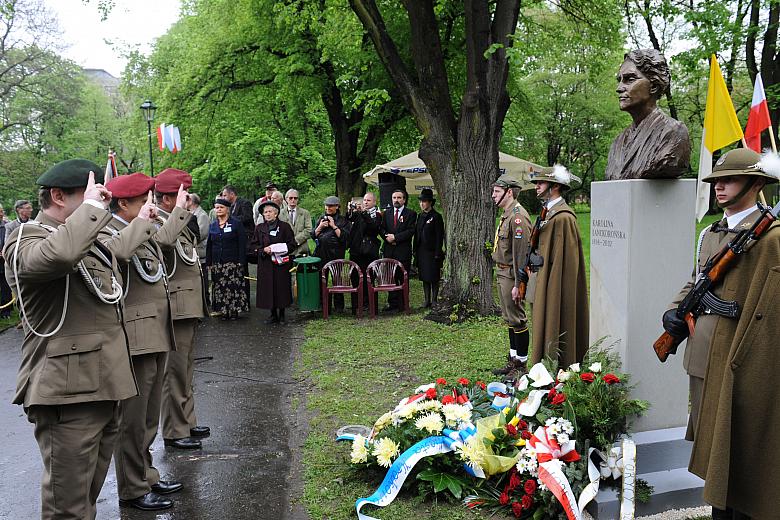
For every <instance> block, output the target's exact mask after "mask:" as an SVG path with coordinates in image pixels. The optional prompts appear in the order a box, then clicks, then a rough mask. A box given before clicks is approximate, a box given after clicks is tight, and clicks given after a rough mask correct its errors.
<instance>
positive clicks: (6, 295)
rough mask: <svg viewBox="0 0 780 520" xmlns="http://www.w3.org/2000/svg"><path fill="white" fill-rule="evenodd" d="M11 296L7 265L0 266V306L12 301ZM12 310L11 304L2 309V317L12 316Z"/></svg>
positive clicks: (0, 311) (0, 313)
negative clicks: (6, 276)
mask: <svg viewBox="0 0 780 520" xmlns="http://www.w3.org/2000/svg"><path fill="white" fill-rule="evenodd" d="M0 261H1V260H0ZM11 298H12V294H11V287H10V286H9V285H8V282H7V281H6V279H5V267H0V307H3V306H4V305H7V304H8V303H9V302H10V301H11ZM11 310H12V309H11V306H10V305H9V306H8V307H4V308H2V309H0V318H7V317H8V316H10V315H11Z"/></svg>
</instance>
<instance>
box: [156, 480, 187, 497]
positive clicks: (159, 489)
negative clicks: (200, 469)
mask: <svg viewBox="0 0 780 520" xmlns="http://www.w3.org/2000/svg"><path fill="white" fill-rule="evenodd" d="M183 487H184V485H183V484H182V483H181V482H176V481H175V480H159V481H158V482H157V484H153V485H152V491H153V492H154V493H157V494H158V495H170V494H171V493H176V492H177V491H181V489H182V488H183Z"/></svg>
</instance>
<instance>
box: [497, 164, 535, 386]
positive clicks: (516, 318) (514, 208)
mask: <svg viewBox="0 0 780 520" xmlns="http://www.w3.org/2000/svg"><path fill="white" fill-rule="evenodd" d="M520 189H521V186H520V184H519V183H518V182H517V181H516V180H514V179H512V178H511V177H510V176H509V175H507V174H504V175H502V176H500V177H499V178H498V179H497V180H496V182H494V183H493V193H492V198H493V202H494V203H495V205H496V206H497V207H498V208H499V209H501V210H503V214H502V215H501V220H500V221H499V223H498V227H497V228H496V235H495V237H494V238H493V255H492V258H493V262H495V264H496V284H497V285H498V301H499V303H500V304H501V316H502V317H503V318H504V322H505V323H506V324H507V326H508V327H509V355H508V356H507V364H506V366H505V367H504V368H498V369H496V370H493V373H494V374H496V375H504V376H510V375H511V374H514V375H518V374H520V373H522V372H524V371H525V364H526V362H527V361H528V343H529V336H528V323H527V320H526V316H525V308H524V307H523V303H522V302H520V303H519V304H518V303H517V302H516V299H517V298H516V296H517V289H518V287H519V285H520V278H519V277H518V276H517V273H518V268H519V267H520V265H521V264H522V263H523V261H524V259H525V255H526V254H527V252H528V240H529V235H530V232H531V218H530V217H529V216H528V212H527V211H526V210H525V208H524V207H523V206H521V205H520V203H519V202H517V195H518V194H519V193H520Z"/></svg>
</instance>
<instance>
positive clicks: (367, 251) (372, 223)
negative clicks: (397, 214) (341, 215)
mask: <svg viewBox="0 0 780 520" xmlns="http://www.w3.org/2000/svg"><path fill="white" fill-rule="evenodd" d="M347 218H349V221H350V222H351V223H352V230H351V232H350V244H349V257H350V258H351V259H352V261H353V262H355V263H356V264H357V265H358V266H360V270H361V271H363V273H365V272H366V268H367V267H368V264H370V263H371V262H373V261H374V260H376V259H377V258H379V246H380V245H381V243H380V241H379V233H380V230H381V226H382V213H381V212H380V211H379V208H377V207H376V195H374V194H373V193H371V192H368V193H366V194H365V195H364V196H363V201H362V202H352V203H350V205H349V212H348V213H347ZM363 305H364V306H368V285H364V286H363Z"/></svg>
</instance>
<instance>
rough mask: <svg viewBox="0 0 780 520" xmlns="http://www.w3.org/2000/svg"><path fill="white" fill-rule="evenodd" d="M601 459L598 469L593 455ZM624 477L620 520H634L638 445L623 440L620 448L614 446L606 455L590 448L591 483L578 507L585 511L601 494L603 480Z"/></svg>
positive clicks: (581, 496)
mask: <svg viewBox="0 0 780 520" xmlns="http://www.w3.org/2000/svg"><path fill="white" fill-rule="evenodd" d="M594 453H595V454H596V456H597V457H598V458H600V459H601V462H599V465H598V467H596V464H594V462H593V457H592V455H593V454H594ZM621 475H622V476H623V485H622V489H623V491H622V493H621V495H622V501H621V503H620V520H633V518H634V487H635V485H636V445H635V444H634V441H632V440H631V439H623V442H622V443H621V445H620V446H613V447H612V448H610V450H609V451H608V452H607V453H606V454H604V453H602V452H601V451H599V450H597V449H595V448H590V449H589V450H588V480H589V481H590V482H589V483H588V485H587V486H585V489H583V490H582V493H580V498H579V500H578V501H577V506H578V507H579V510H580V511H585V506H587V505H588V503H590V501H591V500H593V499H594V498H595V497H596V495H597V494H598V492H599V483H600V481H601V479H602V478H610V477H611V478H614V479H617V478H620V476H621Z"/></svg>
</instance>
